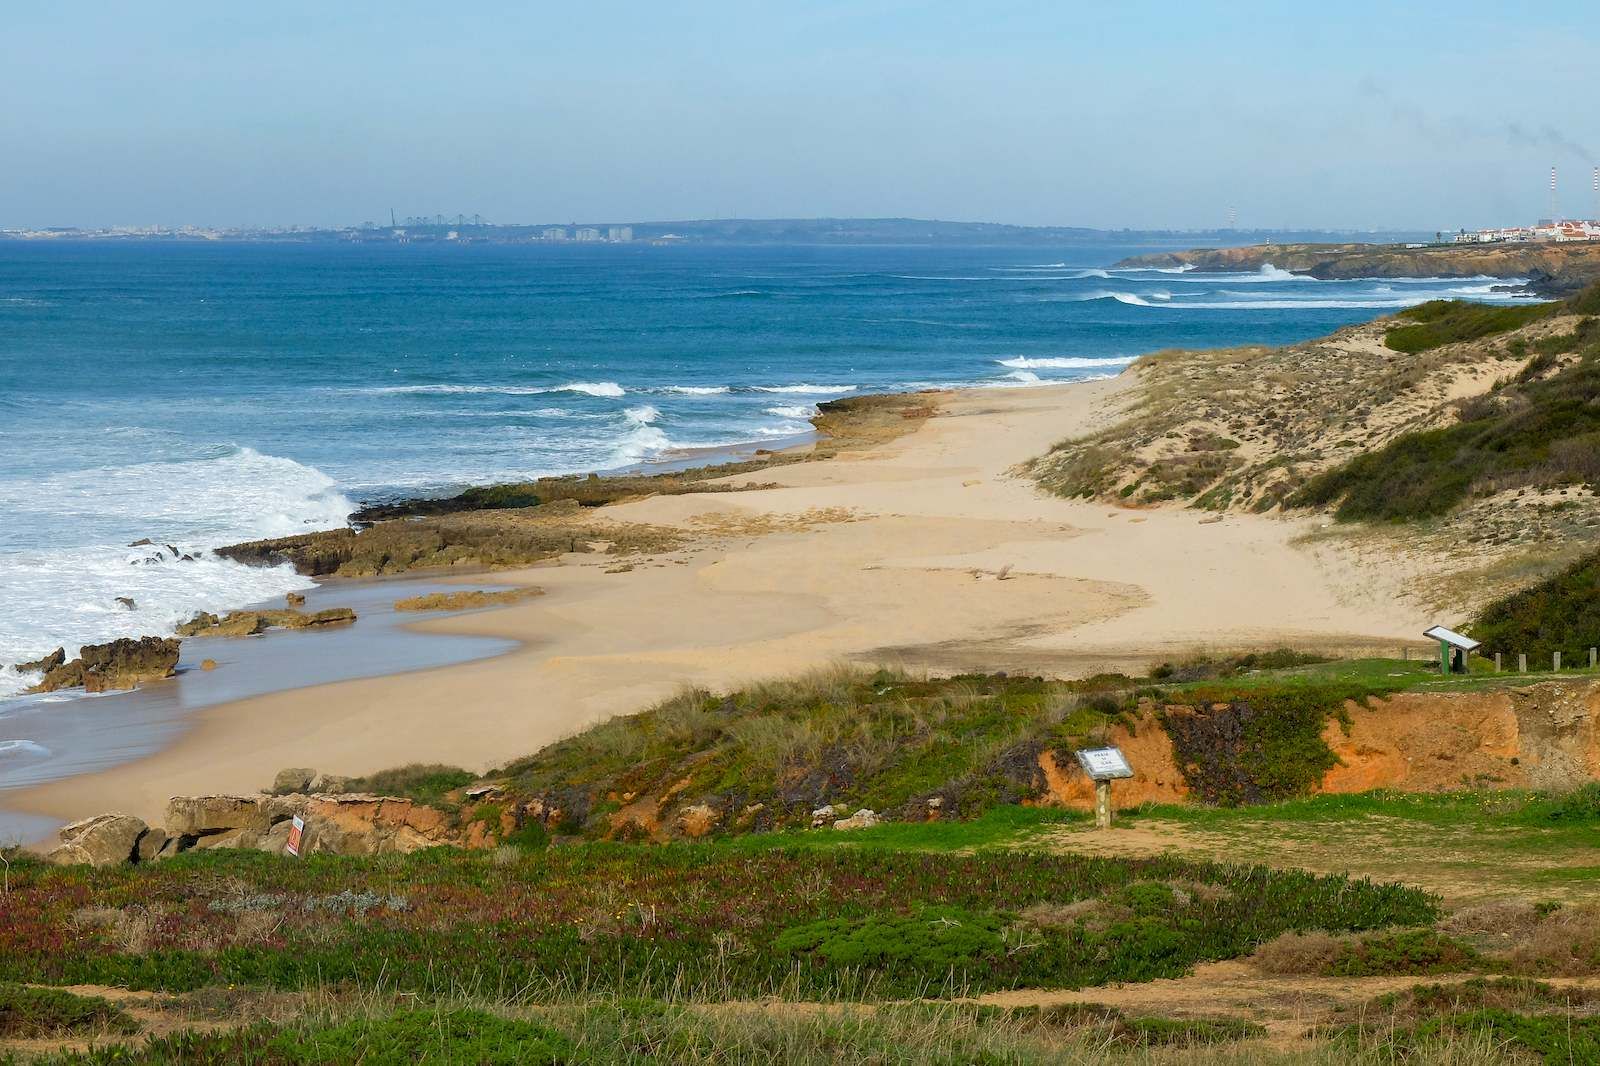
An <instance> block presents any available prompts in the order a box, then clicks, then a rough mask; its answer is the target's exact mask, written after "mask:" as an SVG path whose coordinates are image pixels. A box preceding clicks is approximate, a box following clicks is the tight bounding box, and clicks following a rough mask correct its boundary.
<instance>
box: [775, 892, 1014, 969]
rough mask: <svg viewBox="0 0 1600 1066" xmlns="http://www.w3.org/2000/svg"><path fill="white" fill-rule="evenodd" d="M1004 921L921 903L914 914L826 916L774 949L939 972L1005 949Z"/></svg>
mask: <svg viewBox="0 0 1600 1066" xmlns="http://www.w3.org/2000/svg"><path fill="white" fill-rule="evenodd" d="M1000 927H1001V921H1000V919H999V918H998V917H996V916H994V915H992V914H988V915H979V914H974V913H972V912H971V911H967V910H963V909H961V908H959V907H921V908H919V909H918V910H916V911H915V912H914V913H912V914H909V915H882V914H869V915H867V916H865V917H861V918H825V919H823V920H822V921H819V922H808V923H806V924H805V925H800V926H796V927H794V928H792V929H785V930H784V931H783V932H782V933H779V934H778V939H777V940H776V941H775V943H774V947H776V948H777V950H778V951H780V952H785V953H789V954H794V955H808V956H811V957H813V958H816V959H819V960H821V961H823V962H825V963H826V964H827V965H829V966H847V967H867V968H877V967H897V968H898V967H910V968H914V969H915V970H917V971H920V972H924V973H931V974H933V975H939V974H942V973H945V972H949V971H952V970H957V969H965V968H967V967H969V966H971V965H973V964H975V963H977V962H978V961H979V960H981V959H983V958H985V957H987V956H990V955H993V954H994V953H996V952H998V951H1000V950H1001V948H1002V946H1003V942H1002V940H1001V938H1000Z"/></svg>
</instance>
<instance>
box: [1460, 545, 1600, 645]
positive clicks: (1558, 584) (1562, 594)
mask: <svg viewBox="0 0 1600 1066" xmlns="http://www.w3.org/2000/svg"><path fill="white" fill-rule="evenodd" d="M1597 591H1600V552H1595V553H1592V554H1589V555H1586V556H1584V557H1583V558H1582V559H1580V560H1578V561H1577V562H1576V563H1574V564H1572V565H1571V566H1569V567H1567V568H1566V569H1565V570H1562V571H1560V572H1559V573H1557V574H1555V575H1553V576H1551V577H1549V578H1546V579H1544V580H1543V581H1539V582H1536V583H1534V584H1533V585H1530V586H1529V587H1527V588H1525V589H1522V590H1521V591H1519V592H1514V593H1512V594H1511V595H1509V596H1505V597H1502V598H1501V599H1498V600H1496V601H1494V602H1493V603H1490V604H1489V605H1488V606H1487V607H1485V608H1483V610H1481V611H1480V612H1479V613H1478V615H1477V617H1476V618H1474V619H1473V620H1472V624H1471V625H1470V626H1468V627H1467V629H1468V632H1469V633H1470V634H1471V635H1472V637H1473V638H1474V639H1476V640H1479V641H1482V642H1483V648H1482V649H1481V652H1482V654H1484V655H1491V656H1492V655H1494V654H1495V653H1497V652H1498V653H1500V654H1501V655H1502V656H1505V657H1507V658H1509V657H1512V656H1515V655H1517V654H1526V655H1528V657H1529V658H1530V660H1531V661H1534V662H1541V663H1548V662H1550V661H1551V653H1553V652H1560V653H1561V656H1562V659H1563V661H1564V662H1567V663H1570V664H1573V665H1578V664H1581V663H1587V662H1588V654H1589V649H1590V648H1594V647H1600V595H1597V594H1596V593H1597Z"/></svg>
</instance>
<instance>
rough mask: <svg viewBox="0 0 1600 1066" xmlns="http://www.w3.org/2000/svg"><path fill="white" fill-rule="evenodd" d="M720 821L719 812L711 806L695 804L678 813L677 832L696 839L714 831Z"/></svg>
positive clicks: (720, 815)
mask: <svg viewBox="0 0 1600 1066" xmlns="http://www.w3.org/2000/svg"><path fill="white" fill-rule="evenodd" d="M721 819H722V814H721V812H719V811H718V810H717V809H716V808H715V807H713V806H711V804H709V803H696V804H693V805H692V806H688V807H685V808H683V810H681V811H679V812H678V831H679V832H681V833H682V834H683V835H684V836H686V837H694V838H697V839H698V838H699V837H703V836H705V835H706V834H707V833H709V832H711V831H712V830H713V829H715V828H716V827H717V822H718V821H720V820H721Z"/></svg>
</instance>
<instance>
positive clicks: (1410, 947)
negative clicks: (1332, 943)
mask: <svg viewBox="0 0 1600 1066" xmlns="http://www.w3.org/2000/svg"><path fill="white" fill-rule="evenodd" d="M1479 961H1480V960H1479V958H1478V954H1477V952H1475V951H1473V950H1472V949H1471V948H1470V947H1468V946H1467V945H1465V944H1463V943H1461V942H1460V941H1458V940H1455V939H1452V938H1451V937H1448V936H1445V935H1444V934H1443V933H1441V932H1439V931H1438V930H1436V929H1405V930H1400V931H1397V932H1381V933H1369V934H1367V935H1365V936H1361V937H1358V938H1356V939H1354V940H1351V941H1348V942H1346V943H1345V944H1343V945H1341V946H1340V949H1339V952H1338V954H1336V955H1335V956H1334V957H1333V959H1332V960H1331V961H1330V962H1329V963H1328V972H1329V973H1330V974H1334V975H1336V976H1339V977H1382V976H1385V975H1390V974H1432V973H1454V972H1457V971H1461V970H1469V969H1473V968H1475V967H1476V966H1477V965H1478V964H1479Z"/></svg>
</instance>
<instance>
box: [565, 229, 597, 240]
mask: <svg viewBox="0 0 1600 1066" xmlns="http://www.w3.org/2000/svg"><path fill="white" fill-rule="evenodd" d="M572 239H573V240H576V241H598V240H601V239H602V238H601V236H600V231H599V230H597V229H595V228H594V227H593V226H580V227H578V231H577V232H576V233H574V234H573V235H572Z"/></svg>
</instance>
